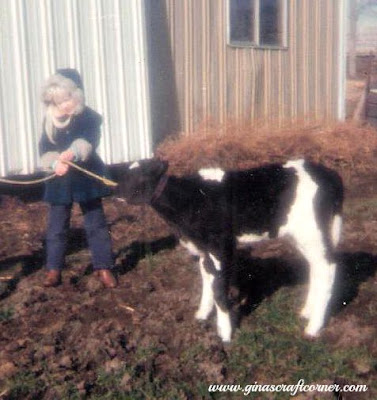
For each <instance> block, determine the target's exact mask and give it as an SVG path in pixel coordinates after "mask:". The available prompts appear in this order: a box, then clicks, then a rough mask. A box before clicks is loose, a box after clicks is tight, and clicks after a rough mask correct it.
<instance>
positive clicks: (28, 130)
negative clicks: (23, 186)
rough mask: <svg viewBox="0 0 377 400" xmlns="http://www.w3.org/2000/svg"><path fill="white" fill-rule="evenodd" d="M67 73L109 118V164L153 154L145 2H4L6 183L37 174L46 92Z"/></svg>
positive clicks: (1, 51) (1, 161)
mask: <svg viewBox="0 0 377 400" xmlns="http://www.w3.org/2000/svg"><path fill="white" fill-rule="evenodd" d="M65 67H71V68H77V69H78V70H79V71H80V72H81V74H82V76H83V81H84V88H85V93H86V99H87V104H88V105H89V106H90V107H92V108H94V109H95V110H97V111H98V112H99V113H101V114H102V116H103V117H104V124H103V129H102V140H101V143H100V147H99V152H100V154H101V156H102V157H103V159H104V160H105V162H107V163H116V162H123V161H129V160H133V159H138V158H144V157H149V156H150V155H151V146H152V144H151V142H152V140H151V124H150V110H149V103H148V98H149V93H148V77H147V51H146V40H145V18H144V1H141V0H0V175H1V176H4V175H7V174H14V173H17V174H27V173H31V172H33V171H34V170H35V168H36V167H37V165H38V152H37V144H38V138H39V135H40V133H41V119H42V106H41V103H40V90H41V86H42V84H43V82H44V81H45V79H46V78H47V77H48V76H49V75H50V74H52V73H53V72H54V71H55V70H56V69H57V68H65Z"/></svg>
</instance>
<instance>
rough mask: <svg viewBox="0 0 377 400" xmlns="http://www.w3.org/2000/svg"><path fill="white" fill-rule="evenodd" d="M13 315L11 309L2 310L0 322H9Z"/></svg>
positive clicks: (0, 311)
mask: <svg viewBox="0 0 377 400" xmlns="http://www.w3.org/2000/svg"><path fill="white" fill-rule="evenodd" d="M13 315H14V311H13V308H3V309H1V310H0V322H5V321H9V320H10V319H12V317H13Z"/></svg>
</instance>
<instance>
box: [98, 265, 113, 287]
mask: <svg viewBox="0 0 377 400" xmlns="http://www.w3.org/2000/svg"><path fill="white" fill-rule="evenodd" d="M97 276H98V277H99V279H100V281H101V282H102V283H103V285H104V286H105V288H107V289H112V288H115V287H116V286H117V281H116V279H115V277H114V275H113V273H112V272H111V271H110V270H109V269H99V270H98V271H97Z"/></svg>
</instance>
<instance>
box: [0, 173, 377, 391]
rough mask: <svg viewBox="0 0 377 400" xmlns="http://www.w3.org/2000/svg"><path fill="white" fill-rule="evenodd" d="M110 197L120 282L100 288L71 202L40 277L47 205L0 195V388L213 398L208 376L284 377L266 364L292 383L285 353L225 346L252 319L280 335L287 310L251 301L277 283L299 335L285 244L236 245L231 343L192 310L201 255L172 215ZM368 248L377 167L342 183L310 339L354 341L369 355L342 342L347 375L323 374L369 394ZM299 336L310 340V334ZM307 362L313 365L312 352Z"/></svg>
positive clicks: (376, 295) (297, 282)
mask: <svg viewBox="0 0 377 400" xmlns="http://www.w3.org/2000/svg"><path fill="white" fill-rule="evenodd" d="M105 210H106V215H107V219H108V224H109V229H110V231H111V235H112V239H113V244H114V254H115V257H116V272H117V275H118V279H119V286H118V287H117V288H116V289H113V290H105V289H103V288H102V286H101V284H100V283H99V282H97V280H96V279H95V278H94V277H93V276H92V268H91V263H90V254H89V252H88V250H87V247H86V243H85V235H84V232H83V229H82V217H81V215H80V213H79V210H78V208H74V212H73V217H72V231H71V235H70V244H69V252H68V255H67V260H66V263H67V266H66V269H65V270H64V275H63V284H62V285H61V286H59V287H57V288H50V289H45V288H44V287H43V286H42V284H41V282H42V280H43V275H44V270H43V264H44V233H45V228H46V218H47V206H46V205H45V204H44V203H42V202H32V203H25V202H22V201H20V200H19V199H17V198H14V197H7V196H6V197H3V198H2V201H1V207H0V235H1V242H0V276H1V277H2V280H1V281H0V288H1V300H0V398H3V399H12V398H13V399H16V398H20V399H21V398H22V399H28V398H30V399H31V398H33V399H63V398H67V399H68V398H72V399H73V398H117V399H118V398H119V399H120V398H124V399H126V398H130V399H137V398H167V399H169V398H171V399H173V398H176V399H189V398H192V399H196V398H217V397H216V395H215V394H210V393H208V390H207V387H208V385H209V384H211V383H231V384H233V383H240V382H239V381H237V379H240V378H239V377H240V376H241V375H242V376H243V378H246V379H247V380H249V383H254V382H255V381H257V380H258V381H264V382H266V381H267V383H279V382H281V381H279V382H276V380H277V379H278V378H276V377H275V378H274V376H275V375H274V374H276V376H280V377H283V378H282V380H283V382H284V379H285V383H295V382H292V381H290V380H291V379H293V376H296V375H292V374H290V371H287V370H286V369H288V370H289V366H288V367H285V365H290V364H289V362H288V361H286V362H287V363H288V364H286V363H285V362H284V360H281V359H280V360H278V361H276V360H275V361H271V365H270V366H269V367H268V368H267V367H266V365H264V366H261V365H260V364H258V362H257V361H255V360H254V361H248V362H247V363H245V364H242V363H243V362H244V361H243V359H242V358H240V360H239V361H237V360H236V362H235V363H234V358H232V357H233V353H232V351H233V350H234V349H235V348H236V347H233V348H232V346H237V351H239V352H240V354H243V353H242V352H241V350H240V349H241V348H243V347H242V343H241V339H242V338H241V336H242V335H245V332H250V335H251V334H252V332H253V330H254V329H258V330H259V332H262V333H261V337H262V338H263V336H264V335H265V337H266V338H267V337H272V338H276V340H278V337H279V332H283V330H284V329H285V328H284V329H283V328H279V326H280V325H279V324H282V325H281V326H285V325H284V324H285V322H284V321H283V322H281V321H280V322H279V318H278V317H276V318H277V319H276V320H271V322H269V326H263V327H259V326H258V325H257V324H258V319H259V320H260V317H258V307H259V305H260V304H265V303H266V302H267V303H268V304H269V302H270V301H273V298H274V296H278V295H277V294H276V293H280V294H279V295H280V296H283V295H284V293H286V294H287V296H288V300H287V302H286V303H284V302H283V300H281V302H282V304H281V306H282V313H283V309H284V311H285V312H288V314H289V316H290V318H292V319H294V322H293V323H294V326H295V328H294V335H297V337H300V335H301V334H302V330H303V325H302V322H300V321H299V318H298V309H299V307H300V304H301V301H302V299H303V296H304V293H305V290H306V288H307V285H306V279H307V276H306V267H305V263H304V262H303V261H302V259H301V258H300V256H299V255H298V254H297V253H296V252H295V251H294V250H293V248H292V247H290V245H289V244H287V243H283V242H279V241H274V242H271V243H269V244H267V245H262V246H258V247H257V248H256V249H254V252H253V253H251V252H250V251H249V250H247V251H246V252H244V254H243V255H242V257H241V258H240V261H239V263H240V264H239V265H241V266H242V268H240V271H242V273H243V275H242V276H241V279H240V282H242V285H241V291H242V292H243V293H244V294H247V293H249V295H250V296H249V298H248V299H246V301H245V298H244V297H243V299H244V300H243V302H242V304H240V303H239V302H237V297H236V294H234V295H233V298H234V302H235V304H234V309H235V310H236V311H239V312H240V315H241V317H242V318H241V319H240V323H239V324H240V327H241V333H239V331H237V332H238V333H237V332H236V338H235V344H231V345H229V346H224V345H223V344H222V343H221V341H220V340H219V339H218V337H217V336H216V333H215V326H214V320H213V318H211V319H210V320H209V321H208V322H207V323H205V324H199V323H198V322H196V321H195V320H194V313H195V310H196V307H197V306H198V303H199V296H200V290H201V283H200V277H199V273H198V270H197V266H196V260H194V259H193V258H192V257H191V256H189V255H188V254H187V253H186V252H185V251H184V250H183V249H182V248H181V247H180V246H179V244H178V243H177V241H176V239H175V237H174V236H173V232H172V231H171V230H170V228H169V227H168V226H167V225H166V224H165V223H164V222H163V221H162V220H161V219H160V218H159V216H158V215H156V214H155V213H154V211H152V210H151V209H150V208H149V207H147V206H146V207H143V208H140V207H135V206H130V205H128V204H127V203H126V202H124V201H121V200H119V199H117V198H115V197H111V198H108V199H106V200H105ZM376 254H377V179H373V177H370V176H369V175H366V176H358V177H353V179H352V180H348V183H347V187H346V203H345V220H344V232H343V238H342V241H341V245H340V247H339V252H338V259H339V265H340V267H339V270H338V282H339V283H338V286H337V291H336V295H335V298H334V301H333V304H332V311H331V315H330V318H329V321H328V324H327V326H326V328H325V329H324V330H323V332H322V336H321V338H320V339H318V340H319V341H320V343H321V345H323V346H326V348H327V349H330V350H329V351H331V352H333V353H332V354H335V353H336V354H340V353H342V352H343V353H344V352H349V351H350V348H355V349H363V351H364V350H365V353H366V354H368V355H369V356H370V358H362V357H361V358H360V357H358V356H357V355H355V357H354V359H352V356H350V355H349V354H348V353H347V354H348V355H347V357H348V358H347V359H344V360H343V361H342V362H343V363H344V364H345V368H346V367H347V368H348V369H347V371H354V375H353V376H351V377H350V375H349V374H350V373H349V372H344V373H342V371H343V370H342V369H341V368H339V370H337V371H334V375H333V376H332V375H331V374H330V376H327V378H326V379H324V380H322V382H327V383H332V382H334V380H338V381H340V382H342V381H345V382H347V381H348V382H351V383H366V384H368V385H369V392H368V393H367V394H366V395H364V397H357V396H356V397H352V396H351V397H344V398H370V399H371V398H377V397H376V396H377V392H376V391H375V390H376V388H375V386H374V387H373V382H376V381H377V363H376V362H373V360H376V359H377V340H376V338H377V324H376V321H377V319H376V317H377V311H376V307H377V306H376V304H377V277H376V267H377V264H376V260H377V257H376ZM12 276H13V277H14V279H13V280H11V281H7V280H6V279H8V278H10V277H12ZM289 296H290V297H289ZM283 298H284V296H283ZM271 299H272V300H271ZM296 299H298V300H296ZM276 301H278V302H280V300H276ZM260 309H261V310H263V307H262V306H261V308H260ZM275 324H277V325H275ZM255 326H257V327H258V328H255ZM288 334H290V333H289V332H288ZM282 335H284V334H283V333H282ZM242 337H243V336H242ZM297 340H301V339H297ZM302 340H303V342H301V341H300V343H305V346H309V347H308V348H311V347H310V346H312V344H311V342H309V341H307V342H306V341H305V339H302ZM313 346H317V345H316V344H315V343H314V344H313ZM243 351H244V350H243ZM245 351H247V350H245ZM357 351H359V350H357ZM294 352H295V350H294V349H292V353H294ZM339 352H340V353H339ZM309 353H310V352H309ZM309 353H308V354H309ZM343 353H342V354H343ZM243 355H244V354H243ZM297 357H302V356H301V355H300V356H297ZM308 357H309V358H310V357H311V356H310V355H309V356H308ZM371 360H372V361H371ZM231 361H232V362H233V364H232V363H231ZM268 362H269V361H268V360H267V361H266V363H268ZM300 362H301V364H300ZM296 364H297V365H302V360H301V361H300V360H299V361H297V362H296ZM296 364H295V365H296ZM258 365H259V366H258ZM305 368H306V369H307V371H306V370H305V371H306V372H307V373H308V375H307V376H310V374H309V372H308V371H310V369H311V366H310V364H309V365H308V366H307V367H305ZM313 368H314V367H313ZM329 368H330V367H329ZM241 370H242V372H241ZM245 371H247V372H245ZM306 372H305V373H306ZM318 376H319V375H318ZM318 376H313V380H314V381H318ZM268 379H270V381H268ZM271 379H272V381H271ZM273 379H275V381H274V380H273ZM308 379H309V378H308ZM287 380H288V382H287ZM224 396H225V395H224ZM358 396H359V395H358ZM360 396H361V395H360ZM288 397H289V396H288ZM219 398H220V397H219ZM221 398H236V395H233V397H232V396H231V395H230V394H229V395H226V396H225V397H221ZM254 398H258V397H257V396H256V397H254ZM261 398H275V396H272V397H268V396H267V397H261ZM276 398H278V397H276ZM282 398H287V397H282ZM300 398H316V397H315V396H314V395H313V394H312V395H304V394H302V395H301V397H300ZM318 398H327V397H318ZM328 398H333V397H328Z"/></svg>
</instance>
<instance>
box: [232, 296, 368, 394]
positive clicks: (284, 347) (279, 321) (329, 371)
mask: <svg viewBox="0 0 377 400" xmlns="http://www.w3.org/2000/svg"><path fill="white" fill-rule="evenodd" d="M296 292H297V289H296V288H282V289H280V290H279V291H278V292H276V293H275V294H274V295H273V296H272V297H271V298H269V299H266V300H264V301H263V302H262V303H261V305H260V306H259V307H258V308H257V309H256V310H255V312H254V315H253V316H252V318H251V319H252V323H250V322H249V323H248V324H246V323H245V321H244V323H243V326H242V328H241V329H240V330H239V331H238V332H237V334H236V335H235V339H234V342H233V343H232V349H231V351H229V353H228V356H229V357H228V360H227V362H226V368H227V371H228V376H229V378H228V381H229V382H232V383H234V382H235V383H237V384H240V385H247V384H254V383H255V382H258V383H259V384H296V383H297V382H298V381H299V380H300V379H304V380H305V383H306V384H311V383H321V382H322V383H323V382H327V383H329V382H334V380H335V379H336V378H342V379H346V380H347V381H349V382H352V383H355V382H356V383H357V384H369V386H370V385H371V384H372V382H369V381H368V379H367V378H363V377H362V376H360V374H359V375H358V373H357V371H355V368H354V366H353V365H354V363H355V362H357V361H360V362H361V363H362V364H363V365H367V366H370V369H371V370H373V368H374V367H373V365H374V364H373V363H374V358H373V356H372V355H371V354H369V353H368V349H367V348H364V347H362V346H355V347H347V348H341V349H334V348H331V346H330V345H329V344H327V343H326V342H325V341H323V340H321V339H317V340H315V341H310V340H307V339H305V338H304V337H303V335H302V329H303V326H302V324H301V322H300V320H299V317H298V315H297V309H298V307H295V303H296V304H298V303H297V302H298V300H299V299H297V296H295V293H296ZM247 325H250V326H247ZM260 395H261V397H258V398H263V395H262V394H261V393H260ZM285 395H286V393H285ZM266 398H268V396H267V397H266ZM274 398H276V399H278V398H285V397H284V395H283V394H281V397H279V394H277V393H276V397H274Z"/></svg>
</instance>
